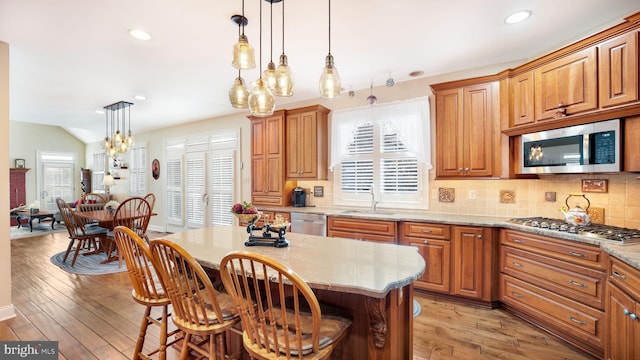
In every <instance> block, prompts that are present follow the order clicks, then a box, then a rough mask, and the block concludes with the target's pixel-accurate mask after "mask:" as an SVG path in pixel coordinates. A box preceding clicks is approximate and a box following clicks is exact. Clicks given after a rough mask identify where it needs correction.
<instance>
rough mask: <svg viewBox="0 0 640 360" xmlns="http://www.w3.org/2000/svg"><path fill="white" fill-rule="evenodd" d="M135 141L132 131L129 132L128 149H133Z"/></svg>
mask: <svg viewBox="0 0 640 360" xmlns="http://www.w3.org/2000/svg"><path fill="white" fill-rule="evenodd" d="M134 142H135V141H134V140H133V134H132V133H131V130H129V133H128V134H127V138H126V139H125V143H126V144H127V147H131V146H132V145H133V144H134Z"/></svg>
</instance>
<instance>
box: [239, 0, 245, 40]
mask: <svg viewBox="0 0 640 360" xmlns="http://www.w3.org/2000/svg"><path fill="white" fill-rule="evenodd" d="M244 19H245V17H244V0H242V19H240V24H241V25H242V35H244ZM238 34H240V27H238Z"/></svg>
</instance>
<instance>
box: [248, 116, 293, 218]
mask: <svg viewBox="0 0 640 360" xmlns="http://www.w3.org/2000/svg"><path fill="white" fill-rule="evenodd" d="M250 119H251V201H252V202H253V203H254V204H256V205H273V206H287V205H291V196H290V190H291V188H293V187H294V186H295V184H292V185H287V183H286V182H285V174H284V157H285V152H284V149H285V147H284V146H285V143H284V111H276V112H275V113H274V114H273V115H272V116H269V117H264V118H260V117H250Z"/></svg>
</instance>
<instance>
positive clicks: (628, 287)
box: [609, 256, 640, 299]
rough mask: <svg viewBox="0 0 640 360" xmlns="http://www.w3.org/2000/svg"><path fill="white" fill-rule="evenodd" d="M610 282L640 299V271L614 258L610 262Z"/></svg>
mask: <svg viewBox="0 0 640 360" xmlns="http://www.w3.org/2000/svg"><path fill="white" fill-rule="evenodd" d="M609 280H610V281H611V282H612V283H614V284H616V285H618V286H620V287H621V288H623V289H624V290H625V291H626V292H628V293H629V294H631V295H633V297H635V298H636V299H640V271H638V270H637V269H635V268H633V267H631V266H629V265H627V263H625V262H624V261H621V260H620V259H618V258H615V257H613V256H611V257H610V261H609Z"/></svg>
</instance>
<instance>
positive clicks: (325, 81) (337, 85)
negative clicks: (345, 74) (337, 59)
mask: <svg viewBox="0 0 640 360" xmlns="http://www.w3.org/2000/svg"><path fill="white" fill-rule="evenodd" d="M341 88H342V81H341V80H340V74H338V68H336V67H335V66H334V65H333V56H332V55H331V54H329V55H327V58H326V59H325V67H324V69H323V70H322V74H321V75H320V96H321V97H322V98H324V99H332V98H335V97H338V96H340V89H341Z"/></svg>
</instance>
